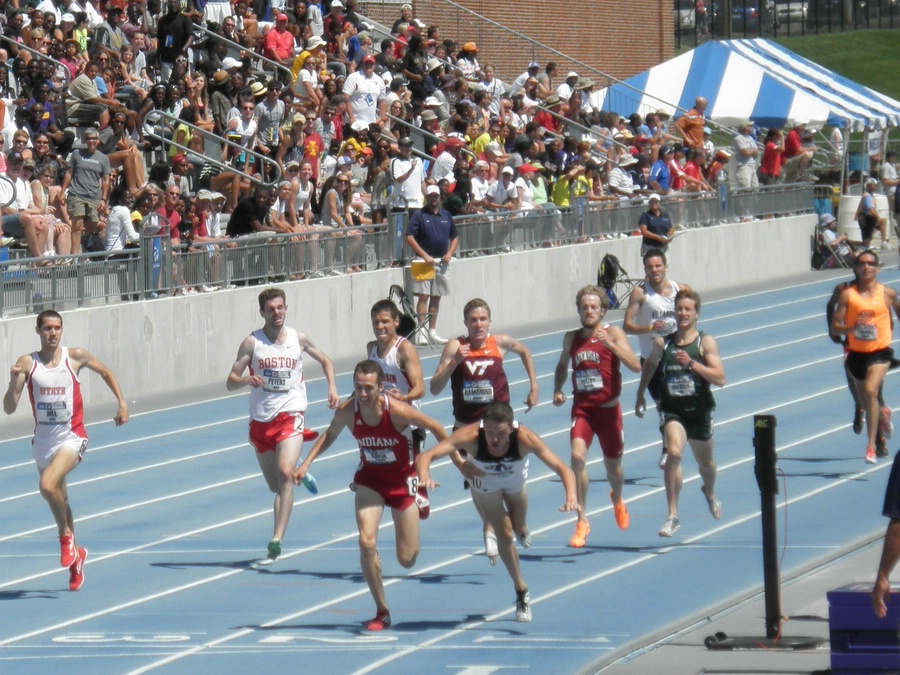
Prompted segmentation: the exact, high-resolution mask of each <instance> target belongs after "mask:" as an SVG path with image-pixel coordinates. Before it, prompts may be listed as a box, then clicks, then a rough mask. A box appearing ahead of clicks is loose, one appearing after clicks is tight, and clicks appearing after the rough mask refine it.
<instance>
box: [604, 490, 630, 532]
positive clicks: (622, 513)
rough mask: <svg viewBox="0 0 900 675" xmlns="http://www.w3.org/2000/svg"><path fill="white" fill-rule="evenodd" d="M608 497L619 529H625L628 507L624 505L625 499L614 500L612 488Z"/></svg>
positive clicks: (626, 527)
mask: <svg viewBox="0 0 900 675" xmlns="http://www.w3.org/2000/svg"><path fill="white" fill-rule="evenodd" d="M609 498H610V500H612V503H613V514H614V515H615V516H616V525H618V526H619V529H620V530H627V529H628V522H629V518H628V509H627V508H626V507H625V500H624V499H620V500H619V501H616V500H615V498H614V497H613V493H612V490H610V492H609Z"/></svg>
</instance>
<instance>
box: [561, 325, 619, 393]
mask: <svg viewBox="0 0 900 675" xmlns="http://www.w3.org/2000/svg"><path fill="white" fill-rule="evenodd" d="M608 327H609V326H608V325H606V326H604V328H608ZM569 355H570V357H571V359H572V389H573V390H574V392H575V393H574V396H575V405H584V406H588V407H589V406H595V405H607V404H608V403H611V402H612V401H615V400H616V399H617V398H619V395H620V394H621V393H622V369H621V368H620V366H619V357H618V356H616V355H615V354H614V353H613V351H612V350H611V349H609V347H606V346H605V345H603V344H602V343H601V342H600V340H599V339H598V338H597V337H596V336H595V335H593V334H591V335H589V336H588V337H586V338H585V337H582V336H581V331H579V332H577V333H576V334H575V338H574V339H573V340H572V348H571V349H570V350H569Z"/></svg>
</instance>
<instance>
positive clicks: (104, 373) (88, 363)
mask: <svg viewBox="0 0 900 675" xmlns="http://www.w3.org/2000/svg"><path fill="white" fill-rule="evenodd" d="M69 356H70V357H71V358H72V359H73V360H74V361H75V365H76V368H77V370H76V373H77V372H78V370H81V368H87V369H88V370H92V371H94V372H95V373H97V374H98V375H99V376H100V377H102V378H103V381H104V382H105V383H106V386H107V387H109V390H110V391H111V392H112V393H113V396H115V397H116V401H118V403H119V409H118V410H117V411H116V416H115V417H114V418H113V421H114V422H115V423H116V426H117V427H120V426H122V425H123V424H125V423H126V422H127V421H128V404H127V403H126V402H125V397H124V396H122V391H121V389H119V382H118V380H116V376H115V375H113V372H112V371H111V370H110V369H109V368H107V367H106V365H104V364H103V362H101V361H100V359H98V358H97V357H96V356H94V355H93V354H91V353H90V352H89V351H88V350H87V349H81V348H80V347H73V348H72V349H70V350H69Z"/></svg>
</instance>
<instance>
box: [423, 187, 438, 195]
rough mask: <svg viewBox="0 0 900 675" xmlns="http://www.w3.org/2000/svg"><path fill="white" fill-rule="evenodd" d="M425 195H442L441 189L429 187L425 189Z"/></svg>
mask: <svg viewBox="0 0 900 675" xmlns="http://www.w3.org/2000/svg"><path fill="white" fill-rule="evenodd" d="M425 194H426V195H439V194H441V188H439V187H438V186H437V185H429V186H428V187H427V188H425Z"/></svg>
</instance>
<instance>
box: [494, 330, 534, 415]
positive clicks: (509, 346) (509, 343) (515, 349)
mask: <svg viewBox="0 0 900 675" xmlns="http://www.w3.org/2000/svg"><path fill="white" fill-rule="evenodd" d="M495 339H496V340H497V344H498V345H499V346H500V349H503V350H504V351H508V352H512V353H513V354H516V355H518V357H519V358H520V359H522V365H523V366H525V372H526V373H527V374H528V381H529V382H530V383H531V388H530V389H529V390H528V396H527V397H526V398H525V407H526V408H527V410H531V409H532V408H533V407H534V406H536V405H537V404H538V396H539V392H538V381H537V375H536V374H535V372H534V359H532V358H531V352H530V351H528V347H526V346H525V345H523V344H522V343H521V342H519V341H518V340H516V339H515V338H514V337H511V336H509V335H496V336H495ZM527 410H526V412H527Z"/></svg>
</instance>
